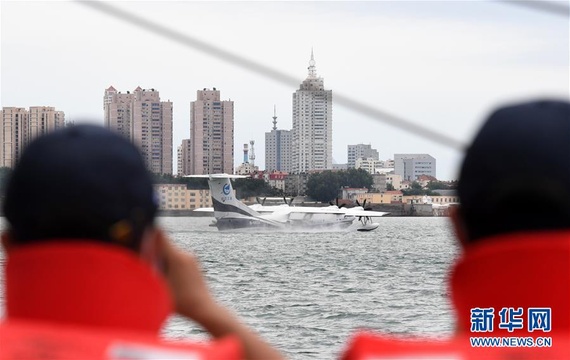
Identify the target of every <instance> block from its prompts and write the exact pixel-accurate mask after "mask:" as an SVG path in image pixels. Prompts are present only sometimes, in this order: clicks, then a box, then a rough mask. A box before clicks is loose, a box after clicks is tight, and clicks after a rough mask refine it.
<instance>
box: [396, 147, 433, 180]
mask: <svg viewBox="0 0 570 360" xmlns="http://www.w3.org/2000/svg"><path fill="white" fill-rule="evenodd" d="M435 165H436V163H435V158H434V157H433V156H431V155H428V154H394V173H395V174H396V175H400V176H401V177H402V180H408V181H415V180H416V179H417V178H418V176H420V175H429V176H433V177H434V178H436V171H435V170H436V168H435Z"/></svg>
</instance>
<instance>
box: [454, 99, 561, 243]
mask: <svg viewBox="0 0 570 360" xmlns="http://www.w3.org/2000/svg"><path fill="white" fill-rule="evenodd" d="M458 195H459V198H460V202H461V213H462V215H463V219H464V221H465V222H466V227H467V232H468V236H469V237H470V238H471V240H477V239H480V238H483V237H487V236H491V235H496V234H501V233H508V232H514V231H531V230H544V229H568V228H570V103H568V102H566V101H556V100H542V101H532V102H525V103H520V104H514V105H510V106H505V107H502V108H500V109H498V110H496V111H495V112H493V113H492V114H491V116H490V117H489V119H488V120H487V121H486V122H485V123H484V125H483V127H482V128H481V130H480V131H479V133H478V134H477V135H476V137H475V139H474V140H473V143H472V144H471V146H470V147H469V149H468V150H467V153H466V155H465V159H464V162H463V166H462V168H461V173H460V179H459V185H458Z"/></svg>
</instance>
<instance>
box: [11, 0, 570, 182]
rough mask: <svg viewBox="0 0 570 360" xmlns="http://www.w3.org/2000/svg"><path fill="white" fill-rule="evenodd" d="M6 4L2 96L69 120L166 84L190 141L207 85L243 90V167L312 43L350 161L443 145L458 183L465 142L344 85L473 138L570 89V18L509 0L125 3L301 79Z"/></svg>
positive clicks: (342, 155)
mask: <svg viewBox="0 0 570 360" xmlns="http://www.w3.org/2000/svg"><path fill="white" fill-rule="evenodd" d="M562 3H563V4H567V2H562ZM1 5H2V6H1V22H2V24H1V31H2V33H1V38H2V39H1V40H2V46H1V86H2V88H1V106H3V107H7V106H19V107H26V108H27V107H29V106H37V105H47V106H55V107H56V108H57V109H58V110H62V111H64V112H65V114H66V118H67V120H73V121H75V122H76V123H78V122H82V121H89V122H95V123H99V124H103V93H104V90H105V89H106V88H108V87H109V86H111V85H112V86H114V87H115V88H116V89H117V90H119V91H122V92H126V91H132V90H134V89H135V88H136V87H137V86H140V87H142V88H147V89H150V88H154V89H156V90H158V91H160V96H161V99H162V100H163V101H165V100H171V101H172V102H173V103H174V144H173V147H174V149H176V148H177V147H178V146H179V145H180V142H181V140H182V139H184V138H189V132H190V102H191V101H193V100H195V99H196V91H197V90H199V89H202V88H212V87H216V88H217V89H219V90H221V96H222V99H223V100H227V99H231V100H233V101H234V106H235V143H234V145H235V163H236V165H238V164H239V163H240V162H241V161H242V157H243V156H242V155H243V153H242V147H243V144H244V143H248V142H249V141H250V140H255V153H256V161H255V162H256V165H259V166H260V168H262V169H263V168H264V163H265V159H264V146H265V144H264V140H265V135H264V133H265V132H266V131H270V129H271V127H272V123H271V122H272V116H273V106H274V105H276V107H277V116H278V124H277V126H278V128H280V129H290V128H291V123H292V121H291V114H292V111H291V110H292V109H291V106H292V93H293V92H294V91H295V90H296V88H297V87H298V84H300V83H301V82H302V80H303V79H305V78H306V76H307V66H308V62H309V58H310V53H311V48H313V49H314V54H315V60H316V66H317V74H318V75H319V76H322V77H323V78H324V82H325V88H326V89H331V90H332V91H333V158H334V160H335V162H337V163H345V162H346V160H347V145H349V144H358V143H364V144H371V145H372V147H374V148H376V149H378V151H379V153H380V158H381V159H388V158H393V156H394V154H395V153H428V154H431V155H432V156H434V157H435V158H436V159H437V177H438V178H440V179H443V180H451V179H456V178H457V171H458V165H459V163H460V160H461V157H462V153H461V151H458V150H454V149H452V148H450V147H447V146H445V145H441V144H437V143H435V142H433V141H431V140H427V139H425V138H423V137H421V136H418V135H416V134H411V133H409V132H406V131H404V130H401V129H398V128H396V127H393V126H391V125H387V124H385V123H383V122H382V121H380V120H379V119H372V118H370V117H367V116H366V115H363V114H361V113H358V112H356V111H354V110H353V109H350V108H347V107H342V106H340V105H338V104H335V103H334V97H335V94H340V95H342V96H345V97H349V98H352V99H355V100H358V101H361V102H363V103H365V104H368V105H370V106H373V107H375V108H378V109H379V110H382V111H384V112H388V113H390V114H393V115H396V116H398V117H402V118H405V119H408V120H410V121H412V122H414V123H417V124H421V125H422V126H425V127H427V128H430V129H432V130H434V131H437V132H440V133H442V134H444V135H447V136H448V137H451V138H453V139H456V140H457V141H459V142H463V143H468V142H469V140H470V139H471V137H472V136H473V133H474V131H476V130H477V128H478V127H479V126H480V124H481V121H482V120H483V119H484V117H485V116H487V115H488V114H489V112H490V111H491V110H492V108H493V107H495V106H497V105H498V104H502V103H505V102H513V101H519V100H521V99H529V98H535V97H556V98H565V99H568V98H569V86H570V85H569V81H570V75H569V52H570V41H569V37H570V35H569V21H568V18H567V17H566V18H565V17H564V16H560V15H555V14H551V13H548V12H542V11H537V10H533V9H530V8H526V7H523V6H518V5H512V4H506V3H500V2H492V1H472V2H465V1H447V2H442V1H440V2H431V1H422V2H395V1H393V2H390V1H377V2H191V1H177V2H168V1H161V2H158V1H153V2H151V1H122V2H120V1H114V2H112V5H113V6H115V7H118V8H120V9H123V10H126V11H128V12H129V13H132V14H135V15H137V16H141V17H145V18H147V19H149V20H151V21H154V22H157V23H160V24H163V25H164V26H167V27H169V28H172V29H174V30H176V31H179V32H182V33H184V34H187V35H189V36H191V37H193V38H196V39H199V40H202V41H204V42H207V43H208V44H211V45H213V46H216V47H220V48H223V49H226V50H228V51H231V52H234V53H236V54H239V55H241V56H243V57H246V58H250V59H252V60H254V61H256V62H260V63H262V64H265V65H266V66H268V67H272V68H275V69H277V70H279V71H281V72H283V73H286V74H289V75H290V76H292V77H293V78H296V79H298V84H297V85H296V86H292V85H291V84H283V83H279V82H277V81H275V79H272V78H269V77H267V76H263V75H259V74H257V73H255V72H251V71H247V70H244V69H243V68H240V67H238V66H236V65H235V64H232V63H230V62H227V61H225V60H223V59H220V58H216V57H214V56H212V55H209V54H207V53H204V52H201V51H199V50H196V49H192V48H189V47H185V46H183V45H181V44H180V43H177V42H174V41H171V40H168V39H165V38H164V37H161V36H159V35H156V34H153V33H151V32H148V31H145V30H142V29H140V28H137V27H135V26H133V25H131V24H128V23H125V22H123V21H121V20H117V19H115V18H113V17H110V16H109V15H106V14H103V13H101V12H98V11H96V10H94V9H92V8H90V7H87V6H85V5H81V4H78V3H75V2H66V1H58V2H55V1H44V2H38V1H35V2H27V1H13V2H10V1H2V3H1ZM505 136H509V134H505ZM173 159H174V166H176V154H174V156H173Z"/></svg>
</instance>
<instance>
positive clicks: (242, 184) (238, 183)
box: [233, 178, 282, 199]
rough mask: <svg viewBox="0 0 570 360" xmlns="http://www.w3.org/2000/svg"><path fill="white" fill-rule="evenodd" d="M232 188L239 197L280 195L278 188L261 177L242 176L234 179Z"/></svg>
mask: <svg viewBox="0 0 570 360" xmlns="http://www.w3.org/2000/svg"><path fill="white" fill-rule="evenodd" d="M233 188H234V189H235V190H236V196H237V197H238V198H239V199H243V198H247V197H253V196H278V195H282V193H281V191H280V190H279V189H276V188H274V187H272V186H271V185H269V184H268V183H267V182H265V180H263V179H252V178H243V179H235V180H234V184H233Z"/></svg>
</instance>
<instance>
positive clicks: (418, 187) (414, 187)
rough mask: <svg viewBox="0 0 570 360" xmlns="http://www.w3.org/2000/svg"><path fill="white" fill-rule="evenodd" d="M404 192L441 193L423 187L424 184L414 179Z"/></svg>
mask: <svg viewBox="0 0 570 360" xmlns="http://www.w3.org/2000/svg"><path fill="white" fill-rule="evenodd" d="M402 194H404V195H406V196H408V195H428V196H431V195H439V193H437V192H435V191H433V190H430V189H423V188H422V186H421V185H420V183H418V182H417V181H414V182H413V183H412V185H411V187H410V188H409V189H407V190H402Z"/></svg>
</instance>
